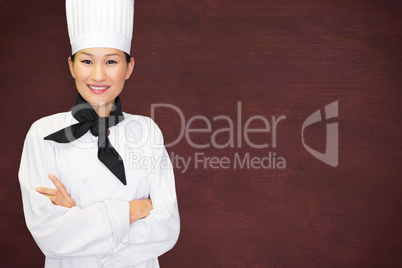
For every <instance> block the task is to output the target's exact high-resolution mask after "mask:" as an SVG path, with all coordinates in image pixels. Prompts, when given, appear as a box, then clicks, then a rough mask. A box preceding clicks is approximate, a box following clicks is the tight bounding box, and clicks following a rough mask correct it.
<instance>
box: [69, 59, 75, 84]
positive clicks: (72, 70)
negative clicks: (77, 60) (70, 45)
mask: <svg viewBox="0 0 402 268" xmlns="http://www.w3.org/2000/svg"><path fill="white" fill-rule="evenodd" d="M68 66H69V68H70V73H71V76H72V77H73V78H74V79H75V74H74V63H73V62H72V61H71V57H68Z"/></svg>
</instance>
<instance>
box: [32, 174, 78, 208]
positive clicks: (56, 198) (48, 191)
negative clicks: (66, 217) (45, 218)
mask: <svg viewBox="0 0 402 268" xmlns="http://www.w3.org/2000/svg"><path fill="white" fill-rule="evenodd" d="M48 177H49V179H50V180H51V181H52V182H53V183H54V185H55V186H56V188H57V190H56V189H52V188H46V187H38V188H36V191H37V192H38V193H40V194H43V195H44V196H46V197H48V198H49V199H50V201H52V203H53V204H55V205H59V206H63V207H67V208H71V207H73V206H75V202H74V200H73V199H72V198H71V197H70V195H69V194H68V192H67V190H66V188H65V187H64V185H63V184H62V183H61V182H60V181H59V179H57V177H56V176H54V175H53V174H49V175H48Z"/></svg>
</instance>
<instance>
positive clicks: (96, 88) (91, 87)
mask: <svg viewBox="0 0 402 268" xmlns="http://www.w3.org/2000/svg"><path fill="white" fill-rule="evenodd" d="M88 87H89V88H90V89H93V90H104V89H107V87H94V86H90V85H88Z"/></svg>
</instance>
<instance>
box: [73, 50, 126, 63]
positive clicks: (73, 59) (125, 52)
mask: <svg viewBox="0 0 402 268" xmlns="http://www.w3.org/2000/svg"><path fill="white" fill-rule="evenodd" d="M124 55H125V56H126V61H127V64H129V63H130V61H131V56H130V55H129V54H127V53H126V52H124ZM74 59H75V54H74V55H72V56H71V62H72V63H74Z"/></svg>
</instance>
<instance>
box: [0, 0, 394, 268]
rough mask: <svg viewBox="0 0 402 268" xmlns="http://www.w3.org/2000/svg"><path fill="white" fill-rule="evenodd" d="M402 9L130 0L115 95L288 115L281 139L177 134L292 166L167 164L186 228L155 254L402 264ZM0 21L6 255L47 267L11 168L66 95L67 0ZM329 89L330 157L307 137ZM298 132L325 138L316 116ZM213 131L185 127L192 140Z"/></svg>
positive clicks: (188, 152)
mask: <svg viewBox="0 0 402 268" xmlns="http://www.w3.org/2000/svg"><path fill="white" fill-rule="evenodd" d="M401 11H402V5H401V4H399V2H398V1H391V0H386V1H384V0H383V1H380V0H378V1H366V0H358V1H350V0H340V1H324V0H310V1H296V0H284V1H264V0H250V1H228V0H221V1H218V0H199V1H185V0H171V1H165V0H161V1H155V0H147V1H142V0H141V1H140V0H138V1H137V3H136V10H135V33H134V40H133V53H132V54H133V56H134V57H135V59H136V67H135V70H134V75H133V77H132V78H131V80H130V81H129V82H128V83H127V84H126V87H125V90H124V92H123V94H122V98H123V109H124V110H125V111H127V112H130V113H137V114H144V115H150V112H151V105H152V104H156V103H169V104H172V105H176V106H177V107H179V108H180V109H181V110H182V112H183V113H184V115H185V117H186V121H188V120H189V119H190V118H191V117H193V116H195V115H203V116H205V117H206V118H208V119H209V120H211V122H213V118H214V117H215V116H218V115H227V116H229V117H231V118H233V119H235V118H236V105H237V102H239V101H240V102H241V103H242V120H243V123H244V122H245V121H246V120H247V119H248V118H250V117H251V116H253V115H262V116H264V117H267V118H269V119H270V118H271V116H273V115H275V116H280V115H286V120H284V121H281V122H280V123H279V128H278V134H277V139H278V141H277V143H278V144H277V148H268V149H253V148H251V147H250V146H247V145H245V144H244V141H243V146H242V147H241V148H224V149H218V148H213V147H210V148H207V149H194V148H192V147H191V146H190V145H189V144H188V143H187V141H186V140H185V139H183V140H181V141H180V142H179V143H178V144H177V145H175V146H173V147H170V148H168V151H169V152H170V153H172V152H173V153H175V154H176V155H180V156H185V157H194V154H195V153H197V152H198V153H204V154H205V155H206V156H211V157H212V156H216V157H225V156H226V157H229V158H233V155H234V154H235V153H239V154H242V155H244V154H246V153H250V155H252V156H259V157H262V156H265V155H267V153H268V152H269V151H271V152H276V153H277V155H280V156H282V157H284V158H285V159H286V164H287V166H286V170H270V169H265V170H264V169H252V168H250V169H233V168H230V169H212V168H208V169H203V168H195V167H194V166H192V167H191V168H190V169H189V170H187V171H186V172H184V173H181V171H182V170H180V169H179V168H177V169H176V185H177V194H178V200H179V209H180V213H181V222H182V231H181V235H180V238H179V241H178V243H177V245H176V246H175V247H174V249H173V250H171V251H169V252H168V253H167V254H165V255H163V256H162V257H161V258H160V263H161V266H162V267H165V268H167V267H402V228H401V220H402V198H401V194H402V176H401V175H402V172H401V170H400V168H401V165H400V163H401V160H402V157H401V156H402V146H401V145H402V139H401V134H402V125H401V123H402V119H401V115H402V114H401V111H402V108H401V101H402V99H401V86H402V75H401V67H402V64H401V61H402V56H401V54H402V53H401V51H400V49H401V48H402V39H401V38H402V35H401V29H402V27H401V26H402V20H401V15H402V12H401ZM0 34H1V35H0V78H1V83H0V92H1V105H0V113H1V118H0V128H1V131H0V133H1V146H0V152H1V154H0V157H1V159H0V170H1V172H0V238H1V240H0V266H1V267H43V262H44V257H43V255H42V253H41V252H40V250H39V249H38V247H37V246H36V244H35V242H34V241H33V239H32V237H31V236H30V234H29V232H28V230H27V229H26V226H25V222H24V218H23V213H22V204H21V195H20V190H19V184H18V179H17V172H18V166H19V161H20V155H21V150H22V145H23V140H24V137H25V135H26V133H27V131H28V128H29V126H30V125H31V124H32V123H33V121H35V120H36V119H38V118H40V117H42V116H45V115H49V114H53V113H56V112H60V111H66V110H68V109H70V108H71V107H72V105H73V104H74V102H75V96H76V91H75V88H74V82H73V80H72V78H71V77H70V74H69V71H68V67H67V57H68V56H69V53H70V47H69V40H68V34H67V27H66V21H65V13H64V1H62V0H60V1H54V0H35V1H22V0H12V1H11V0H0ZM336 100H339V118H338V121H339V142H340V152H339V166H338V167H336V168H332V167H330V166H328V165H325V164H324V163H322V162H320V161H318V160H317V159H315V158H314V157H313V156H311V155H310V154H309V153H308V152H307V151H306V150H305V149H304V147H303V145H302V142H301V126H302V124H303V122H304V120H305V119H306V118H307V117H308V116H309V115H310V114H312V113H313V112H315V111H316V110H318V109H320V108H323V107H324V106H325V105H327V104H329V103H331V102H333V101H336ZM155 120H156V122H157V123H158V125H159V126H160V128H161V129H162V131H163V133H164V135H165V140H166V141H173V140H174V139H175V137H177V136H178V135H179V129H180V126H181V125H180V121H179V118H178V116H177V114H175V113H174V112H172V111H169V110H167V109H165V111H164V112H162V110H161V112H160V113H157V115H156V117H155ZM257 125H258V124H257ZM257 125H256V126H257ZM195 126H197V127H199V128H202V127H204V125H203V124H202V123H201V122H199V121H198V122H197V123H196V122H195V123H194V127H195ZM222 127H227V125H225V124H222V122H215V123H213V125H212V129H213V130H217V129H220V128H222ZM257 127H261V125H259V126H257ZM235 128H236V127H235ZM305 134H306V142H307V143H308V144H309V145H311V146H312V147H314V148H316V149H318V150H324V147H325V146H324V144H325V125H324V124H317V125H315V126H314V127H313V126H312V127H311V128H309V129H308V131H307V130H306V133H305ZM250 136H251V137H252V140H253V141H254V142H255V143H264V142H270V138H271V137H270V135H264V134H261V133H259V134H252V135H250ZM235 137H236V139H237V133H236V135H235ZM210 138H211V137H210V134H206V133H198V134H194V133H193V134H191V139H192V140H193V141H194V142H198V143H207V142H209V141H210ZM219 141H220V142H221V143H224V142H225V141H227V137H225V135H224V134H222V136H221V137H220V140H219ZM60 243H62V241H60Z"/></svg>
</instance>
